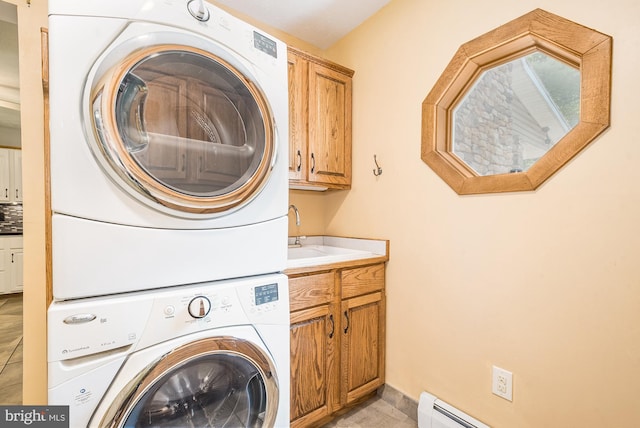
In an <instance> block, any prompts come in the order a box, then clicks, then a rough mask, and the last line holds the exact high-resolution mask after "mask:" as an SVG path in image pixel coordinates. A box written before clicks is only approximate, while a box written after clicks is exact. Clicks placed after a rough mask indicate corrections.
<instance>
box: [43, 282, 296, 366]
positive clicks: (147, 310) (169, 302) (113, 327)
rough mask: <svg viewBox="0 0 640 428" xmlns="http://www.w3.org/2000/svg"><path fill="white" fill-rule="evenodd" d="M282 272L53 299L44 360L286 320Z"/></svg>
mask: <svg viewBox="0 0 640 428" xmlns="http://www.w3.org/2000/svg"><path fill="white" fill-rule="evenodd" d="M287 284H288V279H287V277H286V276H285V275H283V274H271V275H260V276H254V277H247V278H239V279H233V280H224V281H215V282H208V283H201V284H192V285H184V286H177V287H170V288H166V289H161V290H155V291H143V292H134V293H125V294H120V295H114V296H105V297H95V298H88V299H81V300H80V301H68V302H54V303H53V304H52V305H51V306H50V308H49V311H48V312H49V313H48V315H49V322H48V327H49V343H48V345H49V361H57V360H66V359H70V358H76V357H80V356H85V355H91V354H95V353H99V352H105V351H108V350H111V349H116V348H124V347H127V346H129V347H130V348H129V350H128V351H127V352H132V351H134V350H136V349H141V348H144V347H146V346H149V345H152V344H155V343H159V342H162V341H165V340H169V339H173V338H175V337H180V336H182V335H185V334H189V333H193V332H197V331H202V330H207V329H213V328H219V327H227V326H234V325H248V324H252V325H257V324H279V325H288V324H289V289H288V286H287Z"/></svg>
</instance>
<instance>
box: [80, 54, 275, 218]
mask: <svg viewBox="0 0 640 428" xmlns="http://www.w3.org/2000/svg"><path fill="white" fill-rule="evenodd" d="M90 103H91V109H92V114H91V120H92V125H93V130H94V133H95V137H96V141H97V145H96V146H95V147H92V148H93V150H94V153H96V156H97V157H98V158H99V160H100V161H101V162H102V163H103V164H105V165H108V167H107V168H106V169H107V170H108V171H107V172H108V173H109V174H111V175H112V176H113V177H114V178H115V179H116V181H117V182H118V183H120V184H121V185H122V187H123V188H124V189H125V190H126V191H128V192H130V193H132V194H134V196H136V197H138V199H140V200H142V201H144V202H152V203H151V204H150V205H151V206H153V207H155V208H159V209H161V210H164V211H167V210H169V211H170V212H171V213H174V214H175V213H178V214H180V213H188V214H208V215H211V214H217V213H224V212H227V211H229V210H232V209H234V208H237V207H239V206H242V205H243V204H244V203H246V202H248V201H249V200H251V199H252V198H253V196H255V195H256V194H257V193H258V192H259V191H260V190H261V188H262V187H263V185H264V184H265V182H266V180H267V178H268V175H269V172H270V170H271V167H272V166H273V162H274V159H275V155H276V151H275V147H274V145H275V141H274V139H275V137H274V129H273V119H272V115H271V112H270V109H269V106H268V104H267V102H266V100H265V97H264V95H263V94H262V92H261V91H260V89H259V88H258V86H257V84H256V83H255V82H254V80H253V79H250V78H249V77H248V76H247V75H246V73H245V74H243V73H241V72H240V71H239V70H238V69H237V68H236V67H234V66H233V65H232V64H230V63H229V62H228V61H226V60H224V59H223V58H221V57H219V56H217V55H215V54H213V53H211V52H209V51H206V50H203V49H199V48H195V47H190V46H184V45H170V44H163V45H156V46H151V47H146V48H143V49H137V50H135V51H134V52H133V53H132V54H130V55H129V56H127V57H126V58H124V60H122V61H119V62H118V63H117V64H116V65H115V66H113V67H111V68H110V69H109V70H107V71H106V72H105V73H104V74H102V76H101V78H100V79H99V80H98V81H97V83H96V84H94V85H93V88H92V92H91V95H90Z"/></svg>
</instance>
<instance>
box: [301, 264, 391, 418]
mask: <svg viewBox="0 0 640 428" xmlns="http://www.w3.org/2000/svg"><path fill="white" fill-rule="evenodd" d="M384 270H385V265H384V263H378V264H374V265H367V266H357V267H349V268H342V269H334V270H329V271H324V272H311V273H309V272H307V273H305V274H303V275H300V276H294V275H292V276H290V279H289V287H290V305H291V407H290V408H291V410H290V412H291V414H290V418H291V426H292V427H312V426H318V425H320V424H323V423H326V422H327V421H328V420H330V419H331V415H332V414H334V413H335V412H337V411H339V410H341V409H343V408H345V407H348V406H350V405H351V404H354V403H357V402H359V401H360V399H362V398H364V397H366V396H367V395H369V394H371V393H374V392H375V391H376V389H377V388H378V387H380V386H381V385H382V384H383V383H384V356H385V350H384V346H385V295H384Z"/></svg>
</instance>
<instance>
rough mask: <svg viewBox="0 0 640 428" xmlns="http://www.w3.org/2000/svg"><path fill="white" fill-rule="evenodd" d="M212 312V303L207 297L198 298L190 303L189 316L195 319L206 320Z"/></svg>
mask: <svg viewBox="0 0 640 428" xmlns="http://www.w3.org/2000/svg"><path fill="white" fill-rule="evenodd" d="M210 310H211V302H210V301H209V299H207V298H206V297H205V296H198V297H194V298H193V299H191V301H190V302H189V315H191V316H192V317H194V318H204V317H206V316H207V315H208V314H209V311H210Z"/></svg>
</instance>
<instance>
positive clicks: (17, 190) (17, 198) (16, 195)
mask: <svg viewBox="0 0 640 428" xmlns="http://www.w3.org/2000/svg"><path fill="white" fill-rule="evenodd" d="M16 199H18V189H16Z"/></svg>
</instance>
